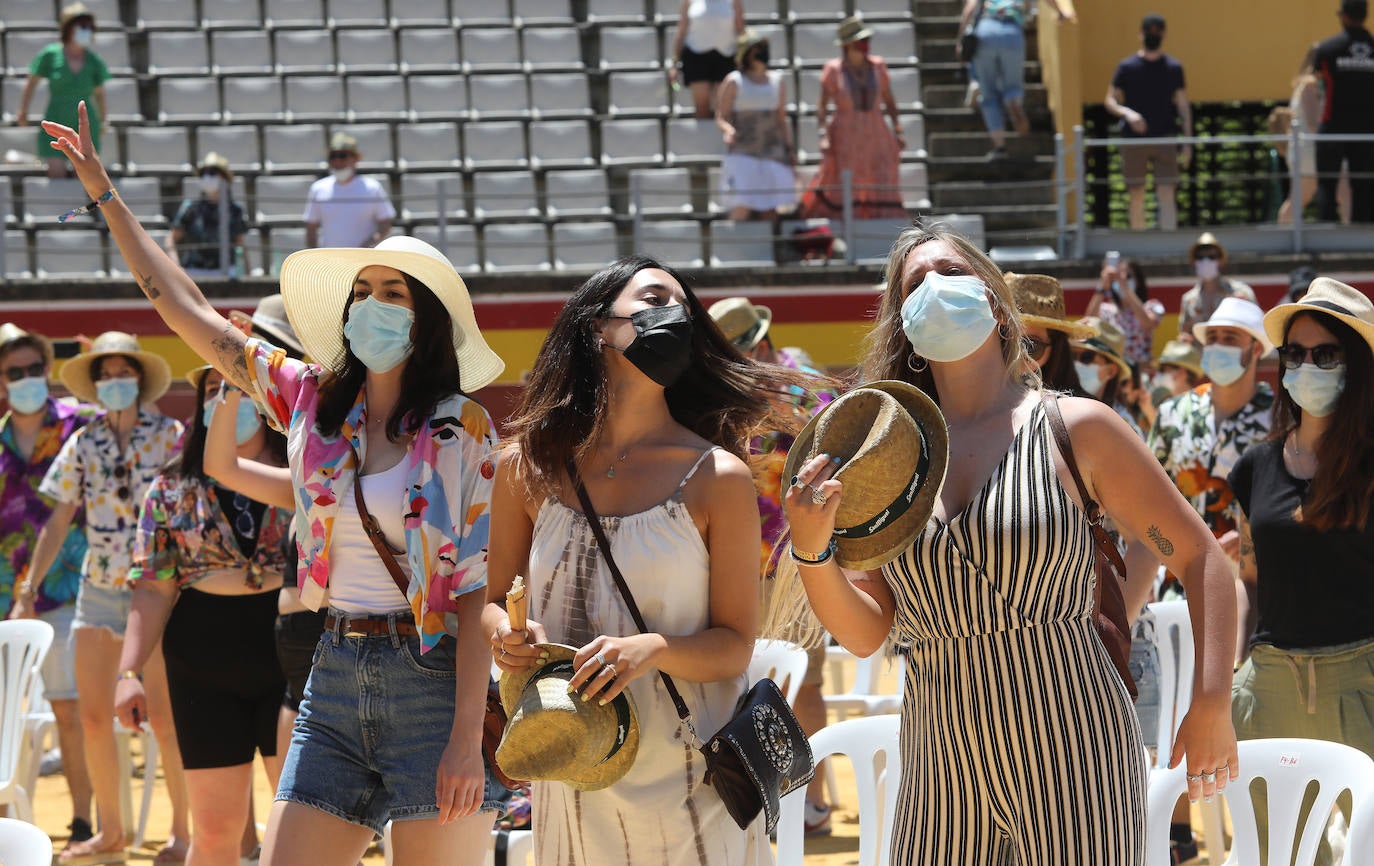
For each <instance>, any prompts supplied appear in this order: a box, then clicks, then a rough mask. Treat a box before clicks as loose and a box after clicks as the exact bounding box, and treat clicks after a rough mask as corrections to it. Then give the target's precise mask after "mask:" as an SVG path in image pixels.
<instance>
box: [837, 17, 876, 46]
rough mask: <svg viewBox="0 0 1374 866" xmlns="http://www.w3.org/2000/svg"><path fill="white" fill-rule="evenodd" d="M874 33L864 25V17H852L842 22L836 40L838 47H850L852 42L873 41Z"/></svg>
mask: <svg viewBox="0 0 1374 866" xmlns="http://www.w3.org/2000/svg"><path fill="white" fill-rule="evenodd" d="M872 38H873V31H872V30H870V29H868V25H867V24H865V23H864V19H863V16H862V15H850V16H849V17H848V18H846V19H844V20H843V21H841V22H840V28H839V35H838V38H836V40H835V44H836V45H848V44H849V43H851V42H858V41H859V40H860V39H872Z"/></svg>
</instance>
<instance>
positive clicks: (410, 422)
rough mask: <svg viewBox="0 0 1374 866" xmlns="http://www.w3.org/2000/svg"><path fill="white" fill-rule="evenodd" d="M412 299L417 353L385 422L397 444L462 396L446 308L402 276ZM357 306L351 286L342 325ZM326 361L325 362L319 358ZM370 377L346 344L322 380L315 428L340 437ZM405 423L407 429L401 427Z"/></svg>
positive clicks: (403, 374)
mask: <svg viewBox="0 0 1374 866" xmlns="http://www.w3.org/2000/svg"><path fill="white" fill-rule="evenodd" d="M401 276H403V277H405V281H406V286H408V287H409V288H410V298H411V301H412V303H414V305H415V331H414V339H413V340H412V342H413V344H414V349H412V350H411V353H410V357H409V358H407V359H406V362H405V363H406V365H405V369H404V370H403V371H401V397H400V399H399V400H397V401H396V406H395V408H393V409H392V410H391V415H390V417H388V418H387V419H386V437H387V438H388V439H390V440H391V441H392V442H395V441H396V440H397V439H398V438H399V437H400V436H401V434H402V433H403V432H405V433H414V432H415V431H416V430H419V429H420V425H421V424H424V423H425V422H426V421H428V420H429V418H430V416H431V415H433V414H434V407H435V406H438V405H439V402H440V401H441V400H444V399H446V398H448V397H451V396H453V395H454V394H461V393H463V390H462V387H461V386H460V385H459V382H460V380H459V378H458V356H457V355H456V354H455V353H454V351H453V322H452V320H451V319H450V318H449V315H448V308H446V307H445V306H444V305H443V302H442V301H440V300H439V298H438V297H437V296H436V295H435V294H434V292H432V291H430V289H429V286H426V285H425V284H424V283H422V282H420V281H419V280H417V279H415V278H414V277H412V276H411V275H410V274H405V273H403V274H402V275H401ZM352 308H353V288H352V286H349V292H348V295H347V297H346V298H345V300H344V307H343V318H342V319H341V320H340V323H339V327H340V328H342V327H343V325H344V323H346V322H347V321H348V311H349V310H351V309H352ZM316 360H320V361H324V360H325V359H316ZM366 379H367V367H366V366H364V365H363V362H362V361H359V360H358V356H357V355H354V354H353V350H352V349H351V348H349V345H348V338H347V337H345V338H344V341H343V352H342V354H341V355H340V356H339V358H337V359H336V360H335V363H333V364H330V365H329V369H328V371H327V372H326V373H325V374H324V376H323V377H322V378H321V380H320V404H319V409H318V410H317V413H316V415H315V420H316V425H317V426H318V427H319V428H320V431H321V432H322V433H324V434H325V435H327V436H337V435H338V434H339V430H340V429H341V428H342V427H343V422H344V420H345V419H346V418H347V417H348V413H349V410H351V409H352V408H353V404H354V403H355V402H356V401H357V399H358V391H359V390H360V389H361V388H362V387H363V382H364V381H365V380H366ZM402 425H404V430H403V429H402Z"/></svg>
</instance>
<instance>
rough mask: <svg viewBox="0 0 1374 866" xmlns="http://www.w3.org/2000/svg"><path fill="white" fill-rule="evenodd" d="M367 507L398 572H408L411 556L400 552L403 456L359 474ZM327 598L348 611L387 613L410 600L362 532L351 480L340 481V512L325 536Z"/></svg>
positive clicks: (402, 540)
mask: <svg viewBox="0 0 1374 866" xmlns="http://www.w3.org/2000/svg"><path fill="white" fill-rule="evenodd" d="M362 483H363V497H364V498H365V499H366V500H367V508H368V510H369V511H371V512H372V516H373V517H375V518H377V523H378V524H379V525H380V526H381V528H382V534H383V535H384V536H386V540H387V543H388V544H390V545H391V547H392V549H394V550H399V551H402V553H401V554H400V555H399V556H397V557H396V562H397V563H398V564H399V565H400V566H401V571H402V573H404V574H405V576H406V577H410V562H409V560H407V559H406V556H405V553H404V551H405V546H406V536H405V524H404V521H403V520H402V519H401V509H402V508H403V507H404V504H403V499H404V496H405V491H406V460H405V458H404V457H402V458H401V459H400V460H399V461H398V462H397V463H396V465H395V466H393V467H391V468H390V469H386V470H383V471H382V472H377V473H374V474H372V475H364V476H363V477H362ZM329 603H330V604H331V605H332V606H334V607H337V608H338V609H340V610H343V611H347V612H348V613H387V612H389V611H393V610H409V609H410V603H409V602H408V601H406V597H405V596H404V595H402V594H401V591H400V590H399V589H397V588H396V582H395V581H393V580H392V579H391V573H390V572H388V571H387V569H386V566H385V565H384V564H383V563H382V561H381V559H380V558H379V557H378V556H377V548H375V547H373V546H372V541H371V540H370V539H369V538H368V537H367V533H365V532H363V523H362V520H360V519H359V515H358V508H357V506H356V505H355V504H354V502H353V485H352V484H348V485H345V486H344V489H343V491H342V495H340V496H339V513H338V515H337V516H336V517H335V518H334V531H333V533H331V535H330V537H329Z"/></svg>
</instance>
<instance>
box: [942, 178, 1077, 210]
mask: <svg viewBox="0 0 1374 866" xmlns="http://www.w3.org/2000/svg"><path fill="white" fill-rule="evenodd" d="M1052 184H1053V181H1051V180H1026V181H1019V182H1018V181H1004V182H1002V183H1001V184H999V185H998V186H997V195H996V199H997V203H998V204H999V205H1006V206H1022V205H1037V206H1039V205H1044V204H1045V203H1046V202H1047V201H1053V200H1054V199H1053V186H1052ZM989 198H990V196H989V195H988V182H987V181H949V182H946V183H942V184H940V185H939V186H938V187H937V188H936V189H935V190H934V191H933V192H932V195H931V203H932V204H933V205H934V206H935V207H937V208H939V209H940V210H947V211H950V212H955V211H960V210H962V209H964V208H978V207H982V206H985V205H987V204H988V200H989Z"/></svg>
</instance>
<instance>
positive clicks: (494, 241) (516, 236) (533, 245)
mask: <svg viewBox="0 0 1374 866" xmlns="http://www.w3.org/2000/svg"><path fill="white" fill-rule="evenodd" d="M552 267H553V262H552V259H551V257H550V256H549V238H548V233H547V232H546V231H545V229H544V224H543V223H491V224H489V225H487V226H486V227H485V228H483V229H482V270H484V271H486V272H488V273H502V272H507V271H547V270H549V269H551V268H552Z"/></svg>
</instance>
